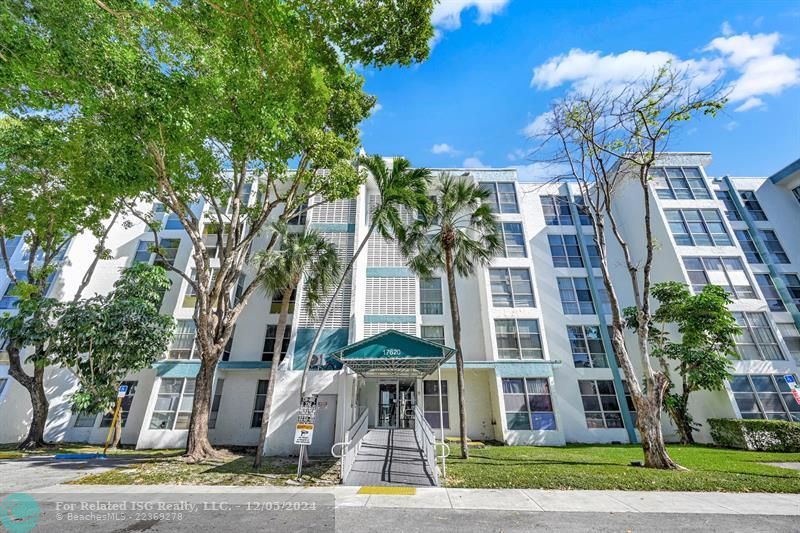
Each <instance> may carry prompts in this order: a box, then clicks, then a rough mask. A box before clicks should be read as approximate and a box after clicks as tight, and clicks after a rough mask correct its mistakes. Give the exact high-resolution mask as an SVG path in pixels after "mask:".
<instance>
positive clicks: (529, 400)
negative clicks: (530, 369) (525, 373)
mask: <svg viewBox="0 0 800 533" xmlns="http://www.w3.org/2000/svg"><path fill="white" fill-rule="evenodd" d="M503 405H504V406H505V413H506V425H507V426H508V429H509V430H514V431H519V430H522V431H525V430H529V431H530V430H533V431H553V430H555V429H556V416H555V413H554V411H553V400H552V398H551V397H550V383H549V382H548V380H547V378H503Z"/></svg>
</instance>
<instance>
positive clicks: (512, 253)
mask: <svg viewBox="0 0 800 533" xmlns="http://www.w3.org/2000/svg"><path fill="white" fill-rule="evenodd" d="M499 229H500V233H501V235H500V236H501V238H502V240H503V255H502V257H527V256H528V254H527V253H526V252H525V234H524V233H523V231H522V224H521V223H519V222H503V223H501V224H499Z"/></svg>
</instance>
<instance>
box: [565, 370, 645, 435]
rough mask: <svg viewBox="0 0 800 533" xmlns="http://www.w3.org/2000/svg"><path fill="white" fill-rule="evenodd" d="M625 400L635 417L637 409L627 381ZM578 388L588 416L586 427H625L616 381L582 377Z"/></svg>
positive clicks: (585, 414) (585, 413) (624, 386)
mask: <svg viewBox="0 0 800 533" xmlns="http://www.w3.org/2000/svg"><path fill="white" fill-rule="evenodd" d="M622 386H623V389H624V393H625V400H626V403H627V406H628V411H629V412H630V413H631V417H632V418H633V419H634V421H635V420H636V419H635V413H636V409H635V408H634V405H633V400H632V398H631V397H630V392H629V391H628V387H627V383H626V382H624V381H623V382H622ZM578 389H579V390H580V393H581V402H582V403H583V413H584V416H585V417H586V427H588V428H590V429H603V428H607V429H613V428H624V427H625V424H624V422H623V419H622V412H621V411H620V406H619V401H618V400H617V393H616V389H615V388H614V381H613V380H610V379H597V380H593V379H580V380H578Z"/></svg>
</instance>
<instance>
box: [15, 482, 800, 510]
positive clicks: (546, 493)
mask: <svg viewBox="0 0 800 533" xmlns="http://www.w3.org/2000/svg"><path fill="white" fill-rule="evenodd" d="M360 489H361V487H353V486H335V487H308V488H305V487H269V486H258V487H230V486H229V487H220V486H187V485H53V486H50V487H46V488H41V489H35V490H32V491H30V492H33V493H66V492H69V493H81V492H83V493H94V494H96V493H98V492H102V493H105V494H108V493H129V494H130V493H150V492H161V493H164V492H169V493H184V494H225V493H248V494H251V493H252V494H264V493H269V494H270V495H273V496H274V495H279V497H280V498H285V499H286V500H287V501H288V500H293V499H296V498H298V497H302V495H303V494H313V493H317V494H319V493H323V494H333V495H334V496H335V498H336V507H337V508H345V507H348V508H352V507H365V508H409V509H413V508H416V509H441V510H446V509H451V510H502V511H527V512H579V513H671V514H729V515H737V514H738V515H784V516H785V515H791V516H800V494H768V493H728V492H647V491H595V490H571V491H562V490H536V489H447V488H417V489H416V491H415V492H416V493H415V494H413V495H393V494H359V491H360Z"/></svg>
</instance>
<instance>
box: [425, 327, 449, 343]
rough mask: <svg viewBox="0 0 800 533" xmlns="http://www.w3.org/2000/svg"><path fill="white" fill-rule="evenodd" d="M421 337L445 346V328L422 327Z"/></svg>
mask: <svg viewBox="0 0 800 533" xmlns="http://www.w3.org/2000/svg"><path fill="white" fill-rule="evenodd" d="M420 336H421V337H422V338H423V339H425V340H426V341H431V342H435V343H437V344H445V342H444V326H420Z"/></svg>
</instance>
